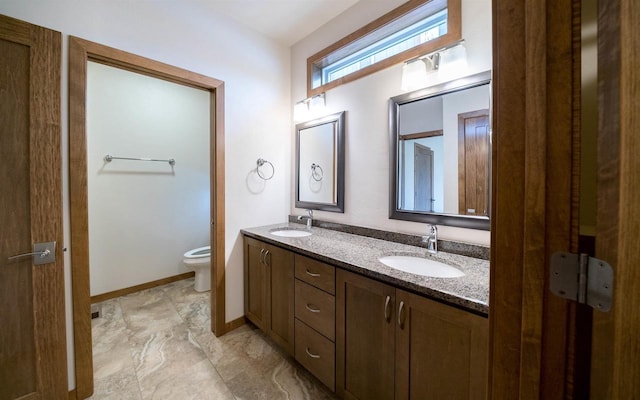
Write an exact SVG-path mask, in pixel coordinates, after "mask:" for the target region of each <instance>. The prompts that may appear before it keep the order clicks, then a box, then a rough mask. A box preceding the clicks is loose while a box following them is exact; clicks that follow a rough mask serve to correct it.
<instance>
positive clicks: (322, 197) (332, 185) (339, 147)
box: [296, 112, 345, 212]
mask: <svg viewBox="0 0 640 400" xmlns="http://www.w3.org/2000/svg"><path fill="white" fill-rule="evenodd" d="M344 114H345V113H344V112H340V113H337V114H332V115H329V116H326V117H323V118H319V119H315V120H313V121H308V122H305V123H301V124H298V125H296V207H298V208H306V209H313V210H323V211H335V212H344Z"/></svg>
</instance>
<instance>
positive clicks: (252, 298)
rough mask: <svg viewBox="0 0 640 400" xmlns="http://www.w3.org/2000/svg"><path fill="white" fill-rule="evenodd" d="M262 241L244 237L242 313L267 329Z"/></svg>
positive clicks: (267, 313) (266, 278) (265, 269)
mask: <svg viewBox="0 0 640 400" xmlns="http://www.w3.org/2000/svg"><path fill="white" fill-rule="evenodd" d="M264 253H265V249H264V243H262V242H260V241H258V240H255V239H251V238H248V237H245V238H244V314H245V316H246V317H247V318H248V319H249V320H250V321H251V322H253V323H254V324H255V325H256V326H257V327H258V328H260V329H262V330H263V331H265V332H266V331H267V329H268V321H267V316H268V315H269V302H268V297H267V293H268V287H267V286H268V283H269V280H268V272H269V270H268V266H267V264H266V263H265V262H264Z"/></svg>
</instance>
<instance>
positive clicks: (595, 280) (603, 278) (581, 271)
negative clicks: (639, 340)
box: [549, 251, 613, 311]
mask: <svg viewBox="0 0 640 400" xmlns="http://www.w3.org/2000/svg"><path fill="white" fill-rule="evenodd" d="M549 281H550V282H549V289H551V292H552V293H554V294H555V295H557V296H560V297H563V298H565V299H569V300H574V301H577V302H578V303H581V304H587V305H589V306H591V307H593V308H595V309H596V310H600V311H609V310H610V309H611V303H612V301H613V269H612V268H611V266H610V265H609V264H608V263H607V262H606V261H602V260H599V259H597V258H593V257H589V255H587V254H575V253H568V252H564V251H558V252H556V253H553V255H552V256H551V273H550V275H549Z"/></svg>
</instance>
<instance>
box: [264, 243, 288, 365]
mask: <svg viewBox="0 0 640 400" xmlns="http://www.w3.org/2000/svg"><path fill="white" fill-rule="evenodd" d="M264 259H265V263H266V264H267V267H268V271H269V273H268V279H269V284H268V288H267V290H268V298H269V318H268V320H269V335H270V336H271V338H272V339H273V340H274V341H275V342H276V343H278V344H279V345H280V346H282V348H283V349H284V350H286V351H287V352H288V353H289V354H291V355H292V356H293V354H294V342H293V335H294V333H293V332H294V315H293V314H294V293H295V290H294V283H295V281H294V266H293V253H292V252H290V251H287V250H284V249H281V248H279V247H275V246H270V245H266V246H265V255H264Z"/></svg>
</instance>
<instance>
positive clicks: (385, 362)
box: [336, 269, 395, 400]
mask: <svg viewBox="0 0 640 400" xmlns="http://www.w3.org/2000/svg"><path fill="white" fill-rule="evenodd" d="M394 293H395V289H394V288H393V287H391V286H389V285H385V284H383V283H380V282H377V281H374V280H371V279H368V278H365V277H363V276H359V275H355V274H352V273H350V272H346V271H344V270H341V269H338V270H337V271H336V392H337V394H338V395H339V396H341V397H342V398H344V399H360V400H376V399H393V398H394V376H395V372H394V359H395V324H394V315H395V313H394V304H395V300H394V297H395V294H394Z"/></svg>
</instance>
